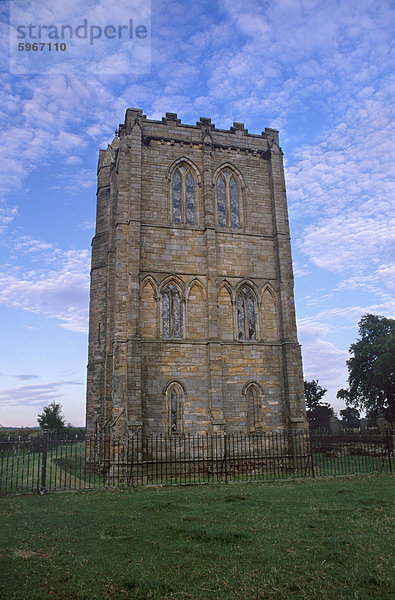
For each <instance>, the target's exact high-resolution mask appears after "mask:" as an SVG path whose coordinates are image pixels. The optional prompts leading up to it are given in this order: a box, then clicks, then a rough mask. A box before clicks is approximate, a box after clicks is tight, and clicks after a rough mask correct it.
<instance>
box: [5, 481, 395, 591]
mask: <svg viewBox="0 0 395 600" xmlns="http://www.w3.org/2000/svg"><path fill="white" fill-rule="evenodd" d="M391 486H392V479H391V476H390V475H385V474H384V475H370V476H369V475H365V476H360V477H344V478H336V479H321V480H315V481H312V480H299V481H284V482H277V483H274V482H273V483H266V484H233V485H229V486H225V485H212V486H195V487H192V486H190V487H174V488H138V489H124V490H120V489H118V490H116V489H112V490H104V491H87V492H84V491H82V492H62V493H57V494H50V495H48V496H43V497H41V496H25V497H22V496H19V497H7V498H1V499H0V509H1V517H0V521H1V532H2V535H1V541H0V572H1V578H0V598H14V599H21V600H28V599H36V598H37V599H38V598H40V599H41V598H56V599H61V600H63V599H64V600H67V599H83V598H84V599H87V600H88V599H91V598H97V599H101V598H105V599H106V598H133V599H148V598H153V599H155V600H165V599H179V600H183V599H196V600H211V599H213V600H214V599H215V600H221V599H225V598H226V599H233V598H234V599H246V600H253V599H265V600H269V599H272V600H296V599H298V600H299V599H300V600H301V599H306V600H315V599H316V600H332V599H333V600H335V599H336V600H356V599H357V600H379V599H380V600H381V599H383V600H384V599H386V600H390V598H393V596H392V595H391V592H392V593H394V592H395V589H394V588H391V585H392V581H393V572H391V547H392V541H393V537H392V536H393V531H392V529H391V524H392V523H393V502H392V499H393V496H392V491H391V490H392V488H391Z"/></svg>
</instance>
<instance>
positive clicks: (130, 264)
mask: <svg viewBox="0 0 395 600" xmlns="http://www.w3.org/2000/svg"><path fill="white" fill-rule="evenodd" d="M305 426H306V418H305V411H304V390H303V375H302V361H301V353H300V347H299V344H298V341H297V335H296V324H295V311H294V297H293V275H292V263H291V249H290V238H289V227H288V217H287V203H286V195H285V186H284V172H283V164H282V152H281V149H280V147H279V141H278V132H277V131H276V130H274V129H265V131H264V132H263V133H262V135H253V134H250V133H248V130H247V129H245V127H244V125H243V124H242V123H234V124H233V127H231V128H230V130H223V129H217V128H216V127H215V126H214V124H212V123H211V120H210V119H207V118H201V119H200V121H199V122H197V123H196V125H185V124H183V123H181V121H180V119H178V118H177V115H176V114H173V113H167V114H166V117H164V118H163V119H162V120H161V121H156V120H150V119H147V118H146V116H145V115H144V114H143V112H142V110H140V109H136V108H132V109H128V110H127V111H126V118H125V123H123V124H122V125H120V126H119V130H118V131H117V132H116V137H115V139H114V141H113V142H112V144H111V146H109V147H108V148H107V150H100V156H99V164H98V190H97V217H96V234H95V236H94V238H93V241H92V271H91V299H90V322H89V361H88V389H87V430H88V433H94V432H98V431H100V432H111V433H112V434H114V435H119V436H124V435H126V434H128V433H131V432H135V431H143V432H144V433H146V434H147V435H156V434H166V435H167V434H168V435H173V434H182V433H205V432H223V431H227V432H246V433H248V432H258V431H266V430H267V431H273V430H286V429H291V430H295V429H300V428H303V427H305Z"/></svg>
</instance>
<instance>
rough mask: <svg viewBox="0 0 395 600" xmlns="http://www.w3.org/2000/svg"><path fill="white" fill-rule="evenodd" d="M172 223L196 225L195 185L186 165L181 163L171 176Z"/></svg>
mask: <svg viewBox="0 0 395 600" xmlns="http://www.w3.org/2000/svg"><path fill="white" fill-rule="evenodd" d="M171 188H172V219H173V223H187V224H188V225H195V223H196V190H195V188H196V185H195V179H194V176H193V174H192V172H191V170H190V168H189V167H188V166H187V165H186V163H181V164H180V165H179V166H177V168H176V169H175V171H174V172H173V175H172V185H171Z"/></svg>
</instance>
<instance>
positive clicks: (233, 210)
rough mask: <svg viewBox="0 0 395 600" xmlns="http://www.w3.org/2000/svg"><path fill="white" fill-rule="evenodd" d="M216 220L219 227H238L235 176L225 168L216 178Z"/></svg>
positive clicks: (238, 205) (237, 194) (238, 214)
mask: <svg viewBox="0 0 395 600" xmlns="http://www.w3.org/2000/svg"><path fill="white" fill-rule="evenodd" d="M216 188H217V221H218V225H219V226H220V227H233V228H239V227H240V194H239V186H238V184H237V181H236V179H235V176H234V175H233V174H232V173H231V171H230V170H228V169H225V170H224V171H222V172H221V173H220V175H219V176H218V178H217V185H216Z"/></svg>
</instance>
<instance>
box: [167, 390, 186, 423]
mask: <svg viewBox="0 0 395 600" xmlns="http://www.w3.org/2000/svg"><path fill="white" fill-rule="evenodd" d="M166 397H167V411H168V431H169V433H170V434H176V433H182V419H183V404H184V390H183V388H182V386H181V385H180V384H179V383H177V382H174V383H171V384H169V386H168V387H167V390H166Z"/></svg>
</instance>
